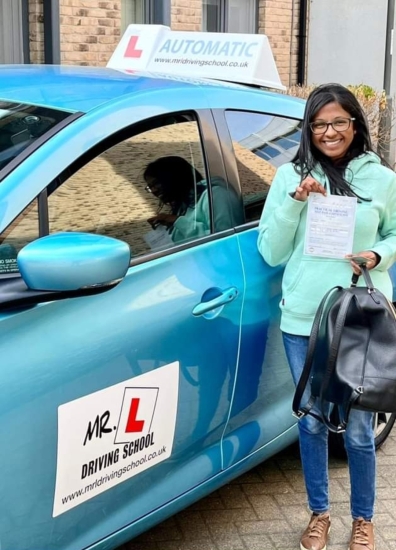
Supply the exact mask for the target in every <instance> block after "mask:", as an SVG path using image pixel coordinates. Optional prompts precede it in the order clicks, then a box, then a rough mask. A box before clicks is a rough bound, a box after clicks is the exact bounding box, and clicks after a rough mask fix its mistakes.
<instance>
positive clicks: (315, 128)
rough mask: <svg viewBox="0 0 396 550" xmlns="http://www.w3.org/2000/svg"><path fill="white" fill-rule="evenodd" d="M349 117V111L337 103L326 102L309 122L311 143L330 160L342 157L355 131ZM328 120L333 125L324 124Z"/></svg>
mask: <svg viewBox="0 0 396 550" xmlns="http://www.w3.org/2000/svg"><path fill="white" fill-rule="evenodd" d="M350 119H351V115H350V113H348V112H347V111H345V110H344V109H343V108H342V107H341V105H340V104H339V103H335V102H333V103H328V104H327V105H325V106H324V107H322V108H321V109H320V110H319V111H318V112H317V113H316V115H315V116H314V118H313V120H311V122H310V127H311V132H312V143H313V144H314V145H315V147H316V148H317V149H319V151H320V152H321V153H323V154H324V155H326V156H327V157H329V158H331V159H332V160H339V159H342V158H343V157H344V156H345V154H346V152H347V151H348V149H349V147H350V146H351V143H352V141H353V138H354V137H355V133H356V131H355V128H354V123H353V121H351V120H350ZM328 122H332V123H333V126H332V125H330V124H327V125H326V124H324V123H328ZM321 132H323V133H321Z"/></svg>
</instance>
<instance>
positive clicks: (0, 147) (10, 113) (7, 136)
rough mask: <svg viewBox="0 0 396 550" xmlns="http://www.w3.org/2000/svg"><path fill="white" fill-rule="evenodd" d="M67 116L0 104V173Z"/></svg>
mask: <svg viewBox="0 0 396 550" xmlns="http://www.w3.org/2000/svg"><path fill="white" fill-rule="evenodd" d="M69 116H70V113H68V112H64V111H59V110H57V109H50V108H48V107H39V106H37V105H28V104H25V103H15V102H9V101H0V170H1V169H2V168H4V167H5V166H6V165H7V164H9V163H10V162H11V161H12V160H13V159H14V158H15V157H17V156H18V155H19V154H20V153H21V152H22V151H24V149H26V148H27V147H28V146H29V145H31V144H32V143H34V142H35V141H36V140H37V139H38V138H40V137H41V136H43V135H44V134H45V133H47V132H49V131H50V130H51V129H52V128H53V127H54V126H56V125H57V124H58V123H59V122H62V121H63V120H64V119H65V118H67V117H69Z"/></svg>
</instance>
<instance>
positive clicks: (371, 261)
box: [345, 250, 378, 275]
mask: <svg viewBox="0 0 396 550" xmlns="http://www.w3.org/2000/svg"><path fill="white" fill-rule="evenodd" d="M356 256H359V257H360V258H367V262H366V267H367V269H374V267H375V266H376V265H377V264H378V257H377V255H376V254H374V252H371V250H365V251H364V252H358V253H357V254H348V255H347V256H345V257H346V259H347V260H350V262H351V266H352V271H353V272H354V273H355V275H361V274H362V270H361V269H360V266H359V264H357V263H356V262H354V261H353V259H352V258H353V257H356Z"/></svg>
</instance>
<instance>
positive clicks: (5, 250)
mask: <svg viewBox="0 0 396 550" xmlns="http://www.w3.org/2000/svg"><path fill="white" fill-rule="evenodd" d="M38 236H39V217H38V208H37V199H35V200H34V201H32V202H31V203H30V204H29V206H28V207H27V208H25V210H24V211H23V212H22V213H21V214H20V215H19V216H18V217H17V218H15V220H14V221H13V222H12V223H11V224H10V225H9V226H8V227H7V229H6V230H5V231H3V233H2V234H1V235H0V274H1V275H2V274H5V273H18V266H17V261H16V257H17V254H18V252H19V251H20V250H21V248H23V247H24V246H25V244H28V243H30V242H31V241H34V240H35V239H37V238H38Z"/></svg>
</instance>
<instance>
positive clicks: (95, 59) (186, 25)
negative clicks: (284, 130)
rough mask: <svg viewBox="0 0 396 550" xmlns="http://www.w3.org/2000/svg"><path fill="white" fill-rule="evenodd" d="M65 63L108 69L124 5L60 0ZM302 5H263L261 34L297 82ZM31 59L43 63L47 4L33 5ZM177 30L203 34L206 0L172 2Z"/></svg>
mask: <svg viewBox="0 0 396 550" xmlns="http://www.w3.org/2000/svg"><path fill="white" fill-rule="evenodd" d="M59 1H60V7H59V10H60V33H61V62H62V63H63V64H67V65H106V63H107V61H108V59H109V58H110V56H111V54H112V52H113V51H114V49H115V47H116V45H117V44H118V42H119V39H120V32H121V0H59ZM298 20H299V0H259V22H258V23H259V24H258V27H259V32H260V33H264V34H266V35H267V36H268V39H269V41H270V44H271V47H272V51H273V53H274V56H275V61H276V64H277V67H278V71H279V74H280V77H281V79H282V82H283V84H285V85H286V86H288V85H292V84H295V83H296V81H297V49H298ZM29 24H30V29H29V31H30V32H29V35H30V59H31V62H32V63H43V62H44V42H43V37H44V27H43V0H29ZM171 27H172V29H173V30H185V31H200V30H202V0H172V5H171Z"/></svg>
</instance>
